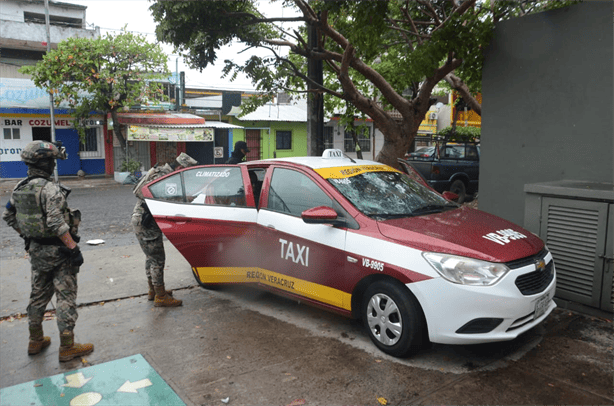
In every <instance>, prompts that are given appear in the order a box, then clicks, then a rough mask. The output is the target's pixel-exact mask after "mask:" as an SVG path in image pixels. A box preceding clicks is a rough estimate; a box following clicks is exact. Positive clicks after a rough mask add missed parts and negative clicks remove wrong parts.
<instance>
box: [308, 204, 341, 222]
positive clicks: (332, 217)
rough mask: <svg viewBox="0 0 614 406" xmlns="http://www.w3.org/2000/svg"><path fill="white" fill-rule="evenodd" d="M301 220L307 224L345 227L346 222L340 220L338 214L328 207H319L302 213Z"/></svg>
mask: <svg viewBox="0 0 614 406" xmlns="http://www.w3.org/2000/svg"><path fill="white" fill-rule="evenodd" d="M301 218H302V219H303V221H304V222H305V223H307V224H332V225H334V226H341V225H345V221H343V220H339V219H338V216H337V212H336V211H335V210H333V209H332V208H330V207H328V206H318V207H312V208H311V209H307V210H305V211H304V212H302V213H301Z"/></svg>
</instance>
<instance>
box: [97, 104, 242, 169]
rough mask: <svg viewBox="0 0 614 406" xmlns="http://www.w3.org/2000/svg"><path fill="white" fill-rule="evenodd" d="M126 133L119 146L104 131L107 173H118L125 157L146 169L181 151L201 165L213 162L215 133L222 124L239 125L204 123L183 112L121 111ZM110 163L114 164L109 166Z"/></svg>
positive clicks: (123, 130) (224, 124)
mask: <svg viewBox="0 0 614 406" xmlns="http://www.w3.org/2000/svg"><path fill="white" fill-rule="evenodd" d="M118 121H119V124H120V125H121V126H122V134H125V138H126V146H125V147H122V146H121V145H120V143H119V141H118V140H117V137H116V136H115V134H113V132H112V129H111V128H110V129H109V130H108V132H107V145H112V148H110V149H109V151H107V174H112V173H113V172H117V171H119V170H120V168H121V164H122V162H123V161H124V160H126V159H130V160H136V161H138V162H140V163H141V169H142V170H147V169H149V168H150V167H152V166H153V165H155V164H156V163H158V164H164V163H168V162H172V161H173V160H174V159H175V158H176V157H177V155H179V154H180V153H181V152H186V153H187V154H188V155H190V156H192V157H193V158H194V159H196V160H197V161H198V162H199V163H200V164H209V163H213V156H214V140H215V132H216V131H217V130H218V129H219V128H220V127H223V128H224V129H226V130H229V131H232V129H234V128H242V127H240V126H233V125H230V124H226V123H220V122H207V123H205V119H204V118H203V117H200V116H196V115H193V114H185V113H172V112H166V113H161V112H157V113H121V114H119V117H118ZM110 162H112V163H113V165H109V163H110Z"/></svg>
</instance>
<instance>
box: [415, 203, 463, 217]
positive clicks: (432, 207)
mask: <svg viewBox="0 0 614 406" xmlns="http://www.w3.org/2000/svg"><path fill="white" fill-rule="evenodd" d="M456 208H458V206H457V205H455V204H454V205H453V204H427V205H426V206H422V207H419V208H417V209H416V210H414V211H413V212H412V214H414V215H417V214H430V213H441V212H442V211H445V210H451V209H456Z"/></svg>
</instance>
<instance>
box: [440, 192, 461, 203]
mask: <svg viewBox="0 0 614 406" xmlns="http://www.w3.org/2000/svg"><path fill="white" fill-rule="evenodd" d="M441 195H442V196H443V197H444V198H446V199H447V200H450V201H452V202H455V201H456V200H457V199H458V195H457V194H456V193H454V192H450V191H449V190H446V191H445V192H443V193H442V194H441Z"/></svg>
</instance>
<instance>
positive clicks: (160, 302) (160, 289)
mask: <svg viewBox="0 0 614 406" xmlns="http://www.w3.org/2000/svg"><path fill="white" fill-rule="evenodd" d="M154 290H155V291H156V298H155V299H154V306H155V307H177V306H181V303H183V302H182V301H181V300H179V299H174V298H173V297H172V296H171V295H168V294H167V292H166V290H165V289H164V285H160V286H154Z"/></svg>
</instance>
